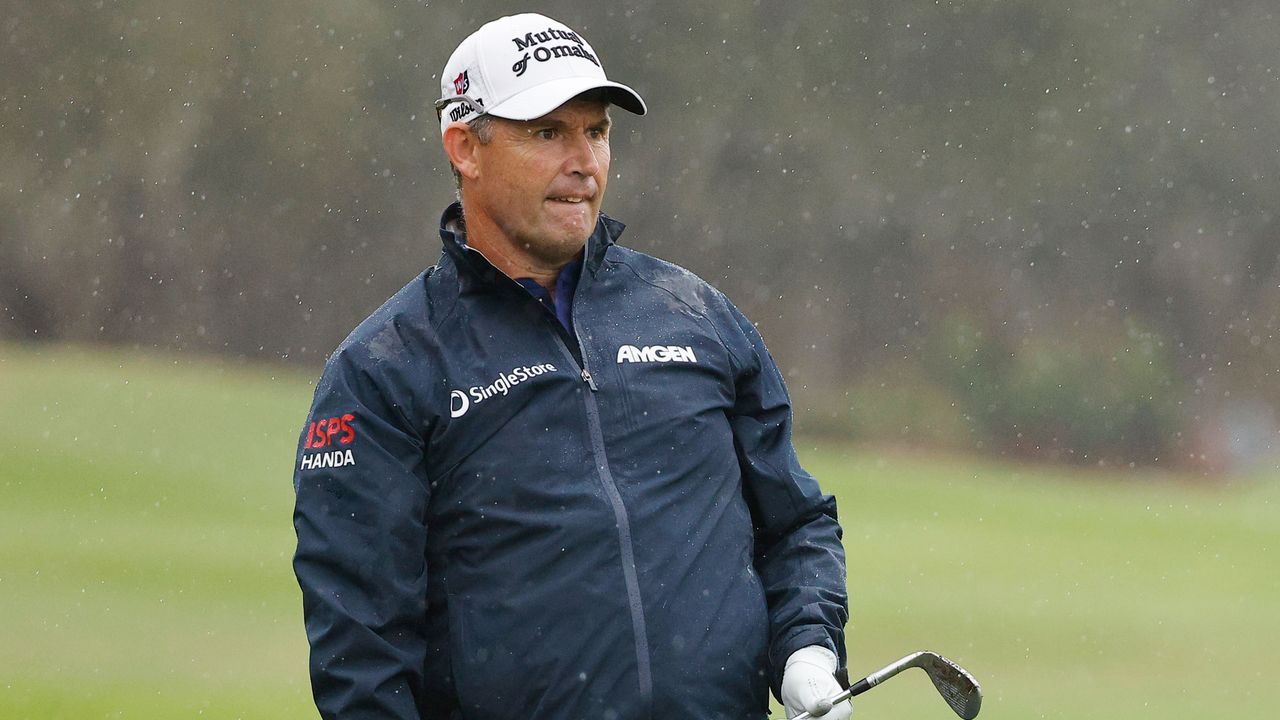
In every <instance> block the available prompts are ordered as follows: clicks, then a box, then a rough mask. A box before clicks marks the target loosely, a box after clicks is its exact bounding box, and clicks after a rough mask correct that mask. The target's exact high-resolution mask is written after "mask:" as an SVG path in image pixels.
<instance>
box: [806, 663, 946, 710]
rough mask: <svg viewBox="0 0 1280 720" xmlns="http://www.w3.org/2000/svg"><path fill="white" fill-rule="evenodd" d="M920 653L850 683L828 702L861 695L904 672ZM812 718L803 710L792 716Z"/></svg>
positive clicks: (841, 700)
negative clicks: (847, 687)
mask: <svg viewBox="0 0 1280 720" xmlns="http://www.w3.org/2000/svg"><path fill="white" fill-rule="evenodd" d="M919 655H920V653H911V654H910V655H908V656H906V657H904V658H901V659H900V660H897V661H894V662H892V663H889V664H888V665H886V666H884V667H883V668H880V669H879V670H877V671H875V672H873V673H871V674H870V675H868V676H866V677H864V678H862V679H861V680H859V681H858V682H856V683H854V684H852V685H850V686H849V689H848V690H844V691H843V692H841V693H840V694H838V695H833V696H832V697H830V698H828V699H827V700H828V702H830V703H831V704H832V705H833V706H834V705H836V704H837V703H842V702H844V701H845V700H848V699H849V698H851V697H856V696H858V695H861V694H862V693H864V692H866V691H868V690H870V689H871V688H873V687H875V686H876V685H879V684H880V683H881V682H884V681H885V680H888V679H889V678H891V677H893V676H894V675H897V674H898V673H900V672H902V671H903V670H904V669H906V668H907V667H910V665H911V661H912V660H915V659H916V657H918V656H919ZM811 718H813V716H812V715H810V714H809V713H807V712H802V713H800V714H799V715H797V716H795V717H794V718H792V719H791V720H811Z"/></svg>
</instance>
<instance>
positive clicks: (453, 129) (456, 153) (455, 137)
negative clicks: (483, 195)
mask: <svg viewBox="0 0 1280 720" xmlns="http://www.w3.org/2000/svg"><path fill="white" fill-rule="evenodd" d="M441 141H442V142H443V143H444V153H445V155H448V156H449V162H451V163H453V166H454V167H456V168H458V172H459V173H460V174H461V175H462V177H464V178H467V179H468V180H475V179H476V178H477V177H479V176H480V163H479V158H478V157H477V156H476V155H477V154H476V151H477V149H478V148H479V147H480V143H479V142H478V141H477V140H476V136H475V133H474V132H473V131H472V130H471V128H470V127H468V126H467V124H466V123H461V122H456V123H453V124H452V125H450V126H449V127H447V128H445V129H444V136H443V137H442V138H441Z"/></svg>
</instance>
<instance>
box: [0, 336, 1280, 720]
mask: <svg viewBox="0 0 1280 720" xmlns="http://www.w3.org/2000/svg"><path fill="white" fill-rule="evenodd" d="M315 374H318V370H317V371H316V372H314V373H313V372H299V371H298V370H295V369H281V368H272V367H265V366H252V365H245V364H240V363H235V362H232V361H219V360H205V359H199V358H193V357H188V356H169V355H148V354H142V353H129V352H120V351H102V350H86V349H76V348H55V347H52V346H12V345H10V346H3V345H0V407H2V408H3V409H4V410H5V415H6V418H5V421H6V422H5V428H4V432H3V433H2V434H0V493H2V495H0V497H3V503H0V617H2V618H3V620H2V621H0V622H2V623H3V625H2V626H0V627H2V628H3V630H2V633H0V637H3V641H2V642H0V718H4V719H5V720H10V719H14V720H16V719H20V718H33V719H37V718H38V719H40V720H45V719H51V718H68V719H70V718H75V719H77V720H85V719H90V718H130V719H133V718H146V719H151V718H154V719H163V720H171V719H174V718H192V717H207V718H264V719H265V718H272V719H286V718H313V717H315V716H316V715H315V712H314V709H313V707H312V706H311V704H310V691H309V686H308V679H307V674H306V642H305V638H304V635H303V631H302V620H301V606H300V599H299V593H298V589H297V585H296V583H295V582H294V579H293V575H292V570H291V567H290V558H291V555H292V552H293V545H294V536H293V529H292V524H291V511H292V499H293V498H292V495H293V493H292V486H291V481H290V478H291V472H292V467H291V466H292V461H293V448H294V443H295V441H296V439H297V436H298V431H299V429H300V428H301V426H302V421H303V415H304V413H305V412H306V408H307V405H308V403H309V400H310V392H311V381H312V378H313V376H314V375H315ZM800 449H801V454H802V456H803V458H804V460H805V462H806V465H807V467H808V468H809V470H811V471H812V472H813V473H814V474H815V475H817V476H818V478H819V479H820V480H821V481H822V482H823V484H824V487H825V488H826V489H827V490H828V491H829V492H834V493H835V494H836V495H837V497H838V498H839V501H840V510H841V520H842V523H843V525H844V527H845V544H846V548H847V551H848V565H849V588H850V597H851V606H852V607H851V613H852V619H851V622H850V626H849V629H848V646H849V652H850V674H851V676H854V677H860V676H861V675H864V674H866V673H867V672H870V671H872V670H875V669H877V668H878V667H880V666H882V665H884V664H886V663H888V662H890V661H891V660H895V659H897V658H898V657H899V656H901V655H905V654H907V653H908V652H910V651H913V650H922V649H928V650H934V651H937V652H939V653H941V654H943V655H946V656H948V657H950V658H951V659H953V660H955V661H957V662H958V663H960V664H961V665H963V666H964V667H966V668H967V669H968V670H970V671H971V672H972V673H973V674H974V675H975V676H976V677H977V679H978V680H979V682H981V683H982V685H983V688H984V692H985V695H986V699H985V701H984V707H983V712H982V714H981V715H980V716H979V717H981V718H989V719H991V720H999V719H1001V718H1004V719H1008V720H1014V719H1015V718H1016V719H1018V720H1022V719H1026V718H1063V719H1066V718H1072V719H1075V718H1125V719H1127V720H1136V719H1139V718H1150V719H1151V720H1156V719H1159V720H1179V719H1183V718H1185V719H1187V720H1191V719H1193V718H1194V719H1195V720H1202V719H1203V718H1213V717H1224V718H1264V717H1273V716H1274V714H1275V712H1276V708H1278V707H1280V690H1277V689H1276V688H1275V685H1274V683H1273V681H1272V680H1270V679H1269V678H1268V677H1266V675H1267V674H1269V673H1266V671H1268V670H1270V669H1272V668H1274V667H1275V659H1276V652H1275V642H1276V640H1277V638H1280V612H1278V609H1280V573H1277V571H1276V567H1277V564H1278V562H1277V560H1278V558H1277V545H1278V544H1280V542H1278V541H1280V471H1277V469H1276V468H1275V467H1269V468H1266V469H1264V470H1261V471H1257V472H1255V473H1253V474H1251V475H1249V476H1247V477H1240V478H1235V479H1233V480H1232V481H1230V482H1216V483H1212V484H1211V483H1208V482H1206V481H1204V480H1201V479H1194V478H1182V477H1176V476H1169V475H1162V474H1154V473H1146V472H1141V471H1121V472H1117V473H1114V474H1109V473H1108V472H1104V471H1101V470H1096V469H1091V470H1073V469H1066V468H1053V467H1037V466H1024V465H1015V464H1009V463H996V462H993V461H990V460H982V459H972V458H969V459H965V458H958V457H955V456H937V457H932V456H930V455H928V454H923V453H912V452H907V451H879V450H876V449H871V448H860V447H855V446H852V445H850V446H836V445H831V444H821V445H815V444H813V443H809V442H804V441H802V442H801V443H800ZM855 717H856V718H862V719H863V720H875V719H877V718H895V719H898V720H902V719H916V718H919V719H925V718H939V719H943V718H948V717H952V716H951V715H950V711H949V710H948V709H947V708H946V706H945V705H944V704H943V702H942V700H941V699H940V698H938V696H937V695H936V693H935V692H934V690H933V688H932V686H931V685H930V684H929V681H928V679H927V678H926V676H925V675H924V674H923V673H922V672H920V671H917V670H912V671H908V672H907V673H904V674H903V675H901V676H899V677H898V678H895V679H893V680H891V681H889V682H887V683H886V684H885V685H884V686H883V687H881V688H877V689H876V690H874V691H872V692H870V693H868V694H867V695H865V696H863V697H861V698H859V699H858V701H857V710H856V712H855Z"/></svg>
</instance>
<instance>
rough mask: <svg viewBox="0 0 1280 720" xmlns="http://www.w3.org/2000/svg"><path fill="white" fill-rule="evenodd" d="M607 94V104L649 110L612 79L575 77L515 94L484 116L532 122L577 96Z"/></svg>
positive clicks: (633, 92)
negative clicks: (589, 93)
mask: <svg viewBox="0 0 1280 720" xmlns="http://www.w3.org/2000/svg"><path fill="white" fill-rule="evenodd" d="M597 89H603V90H605V91H607V97H608V98H609V102H610V103H612V104H614V105H617V106H618V107H620V108H622V109H623V110H626V111H628V112H633V113H635V114H636V115H644V114H645V113H646V112H648V108H647V107H646V106H645V104H644V99H643V98H641V97H640V94H639V93H637V92H636V91H635V90H632V89H631V88H629V87H627V86H626V85H623V84H622V83H616V82H613V81H612V80H600V79H597V78H588V77H574V78H562V79H560V80H551V81H549V82H545V83H542V84H541V85H538V86H536V87H531V88H529V89H528V90H525V91H524V92H519V93H516V94H515V95H512V96H511V97H509V98H507V99H506V100H504V101H503V102H501V103H498V104H497V105H494V106H493V107H487V108H485V114H487V115H496V116H498V117H500V118H506V119H508V120H533V119H534V118H540V117H542V116H543V115H546V114H547V113H549V112H551V111H552V110H555V109H556V108H558V107H560V106H561V105H563V104H565V103H566V102H569V101H570V100H572V99H573V98H575V97H577V96H578V95H580V94H582V93H584V92H586V91H588V90H597Z"/></svg>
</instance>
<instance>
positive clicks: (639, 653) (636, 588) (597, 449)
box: [552, 321, 653, 713]
mask: <svg viewBox="0 0 1280 720" xmlns="http://www.w3.org/2000/svg"><path fill="white" fill-rule="evenodd" d="M556 322H559V321H556ZM552 334H553V335H554V336H555V339H556V344H557V345H559V346H560V352H561V353H562V354H563V355H564V356H565V359H566V360H568V361H569V363H570V364H571V365H573V366H577V365H578V361H577V359H576V358H574V356H573V353H572V352H570V351H569V346H568V345H566V344H565V342H564V338H563V337H561V336H560V333H559V332H553V333H552ZM574 336H575V338H576V339H577V341H578V347H579V348H583V345H582V336H580V335H578V332H577V325H576V323H575V325H574ZM579 369H580V370H581V371H582V381H583V382H584V383H586V384H587V386H588V387H589V388H591V392H589V393H587V394H586V395H584V396H583V402H584V403H585V405H586V409H587V428H588V430H589V432H590V434H591V453H592V456H593V458H594V459H595V463H596V473H597V474H598V475H599V476H600V484H601V485H602V486H604V491H605V495H606V496H608V498H609V504H610V505H611V506H613V518H614V520H615V521H616V522H617V527H618V545H619V546H620V549H621V553H622V577H623V581H624V582H625V584H626V586H627V600H628V604H629V606H630V610H631V630H632V632H633V633H634V634H635V636H636V674H637V675H638V678H637V679H638V681H639V684H640V699H641V700H642V701H643V703H644V707H645V708H646V710H648V711H649V712H650V713H651V712H652V708H653V675H652V670H651V669H650V667H649V636H648V634H647V631H646V630H645V621H644V605H643V604H642V603H641V601H640V580H639V577H638V575H637V573H636V558H635V549H634V544H633V543H632V540H631V521H630V520H629V519H628V518H627V507H626V505H625V504H624V503H623V501H622V493H621V492H619V491H618V484H617V482H616V481H615V480H614V479H613V472H612V471H611V470H610V469H609V460H608V458H606V457H605V453H604V431H603V430H602V428H601V425H600V406H599V405H598V404H597V403H596V398H595V393H596V391H597V387H596V384H595V381H594V380H592V378H591V372H590V371H589V370H587V352H586V349H585V348H583V350H582V366H581V367H580V368H579Z"/></svg>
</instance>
